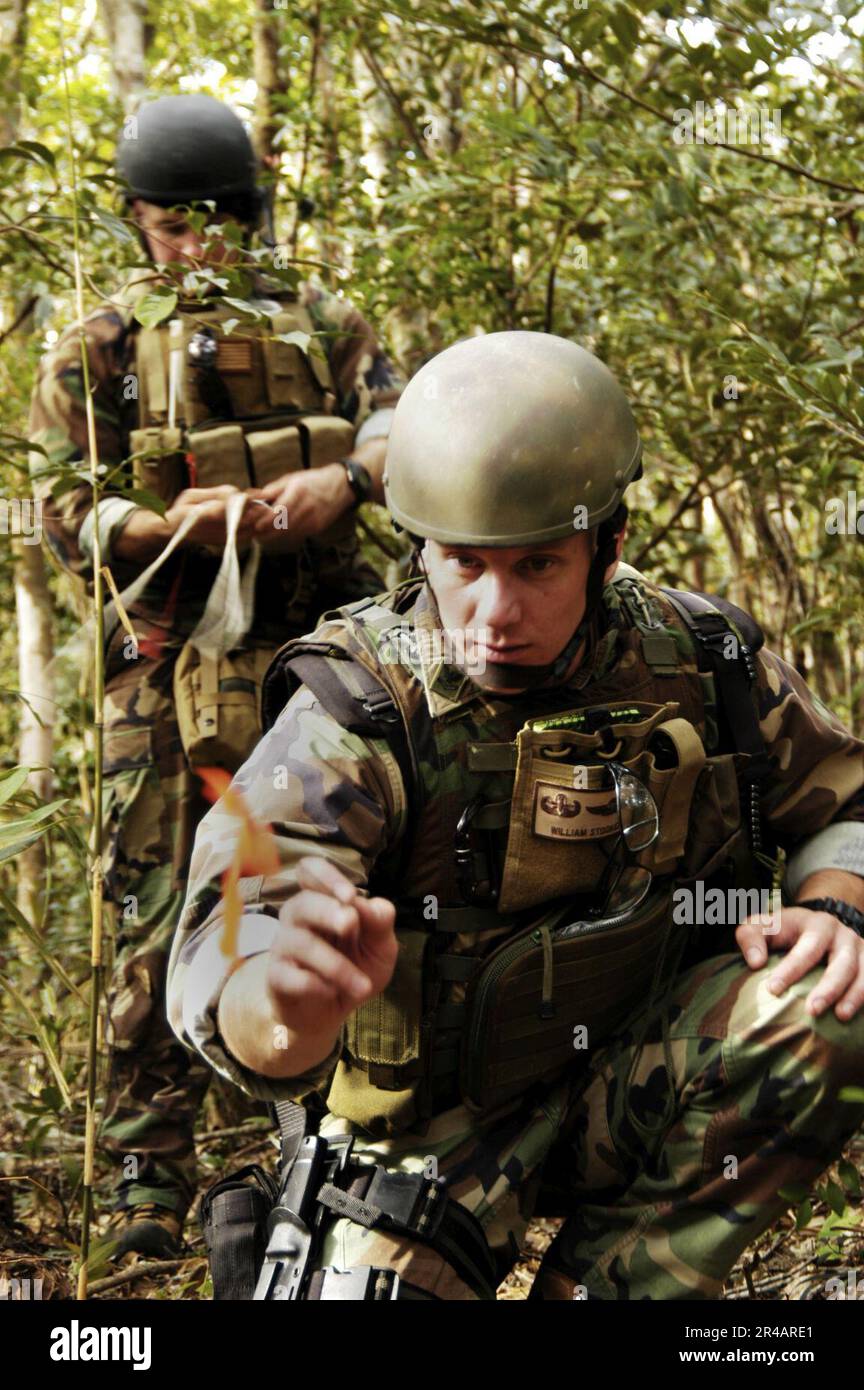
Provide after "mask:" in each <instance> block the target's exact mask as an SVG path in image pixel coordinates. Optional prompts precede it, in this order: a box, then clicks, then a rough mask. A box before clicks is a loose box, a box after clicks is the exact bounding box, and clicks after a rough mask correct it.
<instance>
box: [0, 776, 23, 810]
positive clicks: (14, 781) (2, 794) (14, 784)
mask: <svg viewBox="0 0 864 1390" xmlns="http://www.w3.org/2000/svg"><path fill="white" fill-rule="evenodd" d="M29 776H30V769H29V767H13V768H12V770H11V772H4V773H3V776H2V777H0V806H2V805H3V804H4V802H7V801H8V800H9V799H10V797H13V796H14V795H15V793H16V792H17V791H20V789H21V788H22V787H23V785H24V783H25V782H26V781H27V778H28V777H29Z"/></svg>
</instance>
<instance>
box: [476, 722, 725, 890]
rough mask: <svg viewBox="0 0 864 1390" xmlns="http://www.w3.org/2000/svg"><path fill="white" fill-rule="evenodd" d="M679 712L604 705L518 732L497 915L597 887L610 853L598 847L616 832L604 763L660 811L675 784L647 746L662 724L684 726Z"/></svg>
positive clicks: (616, 820) (612, 795) (613, 803)
mask: <svg viewBox="0 0 864 1390" xmlns="http://www.w3.org/2000/svg"><path fill="white" fill-rule="evenodd" d="M677 711H678V705H677V704H676V703H674V702H670V703H668V704H665V705H654V704H647V703H644V702H643V703H639V704H632V705H623V704H618V705H609V706H607V707H604V708H603V709H596V710H595V709H582V710H572V711H567V712H565V713H563V714H560V715H556V716H555V718H554V719H539V720H532V721H531V722H530V723H529V724H527V725H526V726H525V728H524V729H522V730H520V732H519V734H518V736H517V740H516V749H517V761H516V778H515V782H514V786H513V798H512V803H511V812H510V827H509V832H508V837H507V849H506V854H505V860H504V867H503V871H502V878H501V889H500V893H499V898H498V910H499V911H500V912H519V911H522V910H523V909H525V908H530V907H533V906H535V905H536V904H537V903H542V902H546V901H549V900H550V899H553V898H559V897H564V896H566V895H572V894H579V893H588V892H590V891H591V890H592V888H594V887H595V886H596V884H597V883H598V881H599V879H600V877H601V875H602V873H603V869H604V868H605V865H606V861H607V859H608V856H609V853H610V852H611V844H610V845H604V843H603V842H604V841H605V840H607V839H609V837H613V836H615V837H617V836H618V834H619V832H620V822H619V818H618V814H617V803H616V798H615V789H614V786H613V784H612V781H611V778H610V774H609V772H608V770H607V769H606V768H605V767H604V763H608V762H609V761H610V760H611V759H613V758H614V759H615V760H616V761H618V762H620V763H623V764H624V765H625V766H626V767H627V768H629V769H630V770H631V771H632V772H634V773H635V774H636V776H637V777H639V778H640V779H641V780H643V781H645V782H646V784H647V785H648V787H649V790H650V791H651V793H652V795H654V796H655V800H657V799H658V798H659V800H658V810H660V809H661V806H660V801H662V800H663V799H665V797H666V794H667V793H668V790H669V788H670V786H671V785H672V781H673V780H674V779H673V777H669V776H667V775H666V770H665V769H662V768H660V767H658V766H657V758H656V756H655V755H654V754H652V752H651V751H650V749H649V747H648V741H649V738H650V736H651V735H652V733H653V731H654V730H656V729H658V727H661V726H664V725H665V724H666V723H667V721H668V722H672V723H675V724H680V723H683V721H680V720H674V719H673V716H674V715H675V714H677ZM592 724H593V726H594V728H593V730H592ZM586 730H591V731H590V732H588V731H586ZM697 742H698V743H699V748H700V749H701V747H702V745H701V742H700V741H699V740H698V738H697ZM702 759H703V761H704V750H703V752H702ZM672 771H673V773H674V772H675V771H676V769H675V768H674V767H673V768H672ZM691 794H692V787H691ZM661 825H662V819H661ZM640 862H643V860H641V859H640ZM646 867H650V864H648V863H647V862H646Z"/></svg>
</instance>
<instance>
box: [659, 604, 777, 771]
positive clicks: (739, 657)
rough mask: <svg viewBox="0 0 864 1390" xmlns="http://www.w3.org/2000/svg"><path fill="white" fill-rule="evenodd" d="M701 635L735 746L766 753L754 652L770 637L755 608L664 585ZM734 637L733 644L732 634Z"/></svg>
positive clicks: (699, 644)
mask: <svg viewBox="0 0 864 1390" xmlns="http://www.w3.org/2000/svg"><path fill="white" fill-rule="evenodd" d="M661 593H663V594H665V595H666V597H667V598H668V599H669V602H670V603H671V604H672V606H673V608H675V610H676V611H677V612H678V613H680V615H681V617H682V618H683V619H684V621H685V623H686V624H687V626H688V628H689V629H690V631H691V632H692V633H693V635H694V637H695V638H696V650H697V653H698V654H699V655H700V657H701V659H700V661H699V665H700V667H701V668H702V669H703V670H707V671H710V672H711V674H712V675H713V677H714V680H715V682H716V685H717V693H718V695H719V697H720V698H719V706H720V709H719V711H718V714H720V716H721V717H722V719H723V721H724V724H725V731H726V733H727V734H728V736H729V743H730V746H731V747H733V748H734V749H735V751H736V752H739V753H748V754H750V756H751V757H753V758H759V759H764V756H765V740H764V738H763V737H762V730H761V728H760V725H759V718H758V715H757V713H756V708H755V705H754V702H753V698H752V695H751V693H750V692H751V687H752V685H753V681H754V679H755V676H756V667H755V665H754V662H753V655H754V653H755V652H757V651H758V650H759V648H760V647H761V646H762V645H763V642H764V640H765V638H764V634H763V632H762V629H761V628H760V626H759V624H758V623H757V622H756V620H755V618H752V617H751V616H750V614H749V613H745V612H744V611H743V609H741V608H737V607H736V606H735V604H734V603H730V602H729V601H728V599H722V598H717V597H715V596H713V595H708V594H702V593H699V592H698V591H692V592H691V591H688V590H684V589H661ZM730 637H731V638H733V639H734V646H733V647H732V648H731V650H730V643H729V639H730Z"/></svg>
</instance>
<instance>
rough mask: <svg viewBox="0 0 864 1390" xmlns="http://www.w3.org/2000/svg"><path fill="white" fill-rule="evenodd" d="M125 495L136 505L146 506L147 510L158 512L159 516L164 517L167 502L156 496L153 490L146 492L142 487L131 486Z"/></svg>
mask: <svg viewBox="0 0 864 1390" xmlns="http://www.w3.org/2000/svg"><path fill="white" fill-rule="evenodd" d="M126 496H127V497H128V498H129V501H130V502H134V503H135V504H136V506H139V507H146V508H147V511H148V512H158V513H159V515H160V516H163V517H164V515H165V513H166V511H167V510H168V503H167V502H165V501H164V500H163V499H162V498H161V497H157V496H156V493H155V492H147V491H146V490H145V489H144V488H140V487H131V488H130V489H129V491H128V492H127V493H126Z"/></svg>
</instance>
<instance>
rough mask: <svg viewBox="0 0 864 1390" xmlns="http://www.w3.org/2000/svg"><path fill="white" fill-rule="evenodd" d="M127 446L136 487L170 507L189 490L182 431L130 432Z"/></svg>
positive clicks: (152, 427) (152, 430)
mask: <svg viewBox="0 0 864 1390" xmlns="http://www.w3.org/2000/svg"><path fill="white" fill-rule="evenodd" d="M129 445H130V458H131V460H132V476H133V478H134V480H135V485H136V487H139V488H142V489H143V490H144V491H145V492H152V493H155V494H156V496H157V497H161V499H162V501H163V502H168V503H169V504H170V503H171V502H173V501H174V499H175V497H177V496H178V495H179V494H180V493H181V492H182V491H183V489H184V488H186V487H188V486H189V482H188V472H187V467H186V456H185V452H184V449H183V431H182V430H179V429H169V428H168V427H167V426H164V427H161V426H158V425H154V426H151V427H150V428H149V429H139V430H132V431H131V433H130V435H129Z"/></svg>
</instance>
